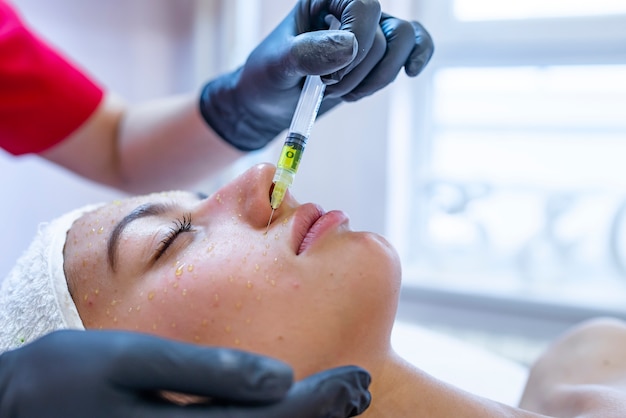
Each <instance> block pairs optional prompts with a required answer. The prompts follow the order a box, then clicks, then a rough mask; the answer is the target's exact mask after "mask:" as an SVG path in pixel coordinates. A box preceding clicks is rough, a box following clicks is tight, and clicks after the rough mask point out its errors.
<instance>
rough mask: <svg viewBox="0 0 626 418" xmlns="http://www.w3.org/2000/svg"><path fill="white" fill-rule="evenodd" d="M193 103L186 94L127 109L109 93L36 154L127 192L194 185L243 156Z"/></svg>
mask: <svg viewBox="0 0 626 418" xmlns="http://www.w3.org/2000/svg"><path fill="white" fill-rule="evenodd" d="M197 101H198V99H197V97H196V96H195V95H188V96H180V97H171V98H167V99H163V100H161V101H157V102H150V103H148V104H145V105H137V106H133V107H132V108H131V107H129V106H127V105H126V104H125V103H124V102H122V101H121V99H119V98H117V97H113V96H112V95H108V96H107V97H106V98H105V99H104V100H103V101H102V103H100V105H99V107H98V109H97V110H96V111H95V112H94V113H93V114H92V115H91V117H90V118H89V119H87V121H85V123H83V124H82V125H81V126H80V127H79V128H78V129H77V130H76V131H75V132H74V133H73V134H72V135H70V136H69V137H68V138H67V139H66V140H65V141H62V142H61V143H60V144H58V145H56V146H54V147H53V148H51V149H49V150H46V151H44V152H43V153H41V156H42V157H44V158H45V159H47V160H49V161H51V162H53V163H56V164H59V165H61V166H63V167H65V168H67V169H68V170H71V171H73V172H75V173H76V174H78V175H80V176H83V177H85V178H88V179H90V180H93V181H95V182H98V183H102V184H105V185H108V186H111V187H114V188H117V189H119V190H124V191H127V192H134V193H147V192H150V191H155V190H165V189H170V188H174V187H180V186H181V185H185V184H187V185H189V184H193V183H194V182H197V181H199V180H201V179H203V178H206V177H207V176H209V177H210V176H212V175H216V174H218V173H220V172H222V171H223V170H224V168H226V167H227V166H229V165H230V164H231V163H233V162H234V161H236V160H237V159H238V158H239V157H241V156H242V155H244V153H243V152H241V151H238V150H237V149H235V148H234V147H232V146H230V145H229V144H227V143H226V142H225V141H224V140H222V139H221V138H220V137H219V135H217V134H216V133H215V132H214V131H213V130H212V129H211V128H210V127H209V125H207V123H206V122H205V121H204V119H203V118H202V116H201V115H200V111H199V109H198V103H197ZM172 138H176V144H175V146H172ZM155 167H158V169H155Z"/></svg>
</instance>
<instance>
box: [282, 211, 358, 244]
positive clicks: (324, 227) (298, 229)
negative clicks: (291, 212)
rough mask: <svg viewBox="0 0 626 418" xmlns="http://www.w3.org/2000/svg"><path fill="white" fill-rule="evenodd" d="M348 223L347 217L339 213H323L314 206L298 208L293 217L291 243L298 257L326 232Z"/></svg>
mask: <svg viewBox="0 0 626 418" xmlns="http://www.w3.org/2000/svg"><path fill="white" fill-rule="evenodd" d="M347 222H348V216H347V215H346V214H345V213H344V212H341V211H338V210H333V211H330V212H324V211H323V209H322V208H321V207H319V206H317V205H314V204H310V203H309V204H306V205H303V206H301V207H299V208H298V210H297V211H296V214H295V216H294V229H293V235H292V236H293V242H294V249H295V250H296V254H297V255H299V254H301V253H302V252H304V251H306V249H307V248H308V247H309V246H311V245H312V244H313V242H314V241H315V240H316V239H317V238H318V237H320V236H322V235H323V234H324V233H325V232H326V231H328V230H330V229H333V228H335V227H337V226H339V225H341V224H344V223H347Z"/></svg>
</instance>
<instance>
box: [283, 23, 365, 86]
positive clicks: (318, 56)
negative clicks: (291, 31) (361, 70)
mask: <svg viewBox="0 0 626 418" xmlns="http://www.w3.org/2000/svg"><path fill="white" fill-rule="evenodd" d="M357 51H358V42H357V40H356V37H355V36H354V34H353V33H351V32H348V31H345V30H322V31H314V32H306V33H303V34H300V35H298V36H296V37H295V38H294V39H293V43H292V46H291V50H290V60H291V62H292V65H293V69H294V71H295V73H297V74H299V75H301V76H306V75H326V74H330V73H333V72H335V71H337V70H340V69H342V68H343V67H345V66H347V65H348V64H350V63H351V62H352V60H354V58H355V57H356V54H357Z"/></svg>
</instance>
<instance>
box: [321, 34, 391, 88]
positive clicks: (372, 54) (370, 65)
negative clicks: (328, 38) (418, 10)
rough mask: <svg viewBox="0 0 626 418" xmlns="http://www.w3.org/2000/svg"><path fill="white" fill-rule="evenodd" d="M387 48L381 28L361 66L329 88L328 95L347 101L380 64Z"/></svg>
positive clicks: (354, 68)
mask: <svg viewBox="0 0 626 418" xmlns="http://www.w3.org/2000/svg"><path fill="white" fill-rule="evenodd" d="M386 48H387V41H386V40H385V35H384V34H383V32H382V30H381V28H380V27H378V28H377V30H376V36H375V38H374V42H373V43H372V46H371V48H370V50H369V52H368V53H367V56H366V57H365V59H364V60H363V61H361V63H360V64H359V65H357V66H356V67H353V68H352V70H350V72H349V73H347V74H346V75H345V76H344V77H343V79H342V80H341V81H340V82H338V83H336V84H332V85H329V86H327V88H326V95H327V96H329V97H341V98H342V99H345V97H344V96H345V95H347V94H349V93H350V92H352V90H354V89H355V88H356V87H357V86H358V85H359V84H361V83H362V82H363V80H364V79H365V78H366V77H367V76H368V74H369V73H370V72H371V71H372V69H374V68H375V67H376V66H377V64H378V62H379V61H380V60H381V59H382V58H383V57H384V56H385V49H386Z"/></svg>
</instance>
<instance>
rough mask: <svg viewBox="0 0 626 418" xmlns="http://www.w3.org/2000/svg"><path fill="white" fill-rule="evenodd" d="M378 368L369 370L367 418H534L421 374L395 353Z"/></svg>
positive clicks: (365, 414)
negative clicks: (370, 382) (369, 397)
mask: <svg viewBox="0 0 626 418" xmlns="http://www.w3.org/2000/svg"><path fill="white" fill-rule="evenodd" d="M377 363H378V364H376V365H371V366H367V367H366V368H367V369H368V370H369V371H370V373H371V374H372V384H371V386H370V391H371V393H372V403H371V405H370V407H369V408H368V409H367V411H365V413H363V415H362V417H364V418H379V417H380V418H382V417H415V416H424V417H429V418H439V417H441V418H448V417H477V418H478V417H480V418H491V417H493V418H531V417H539V416H540V415H536V414H534V413H530V412H525V411H522V410H519V409H517V408H513V407H510V406H508V405H503V404H500V403H498V402H495V401H491V400H488V399H485V398H482V397H479V396H476V395H472V394H470V393H468V392H465V391H462V390H460V389H457V388H455V387H453V386H450V385H448V384H446V383H444V382H441V381H439V380H437V379H435V378H434V377H432V376H430V375H428V374H426V373H425V372H423V371H421V370H419V369H418V368H416V367H414V366H413V365H411V364H409V363H408V362H406V361H405V360H403V359H402V358H400V357H399V356H398V355H397V354H396V353H394V352H393V351H392V350H389V353H388V355H387V356H386V357H384V358H383V359H381V360H380V361H379V362H377Z"/></svg>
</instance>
